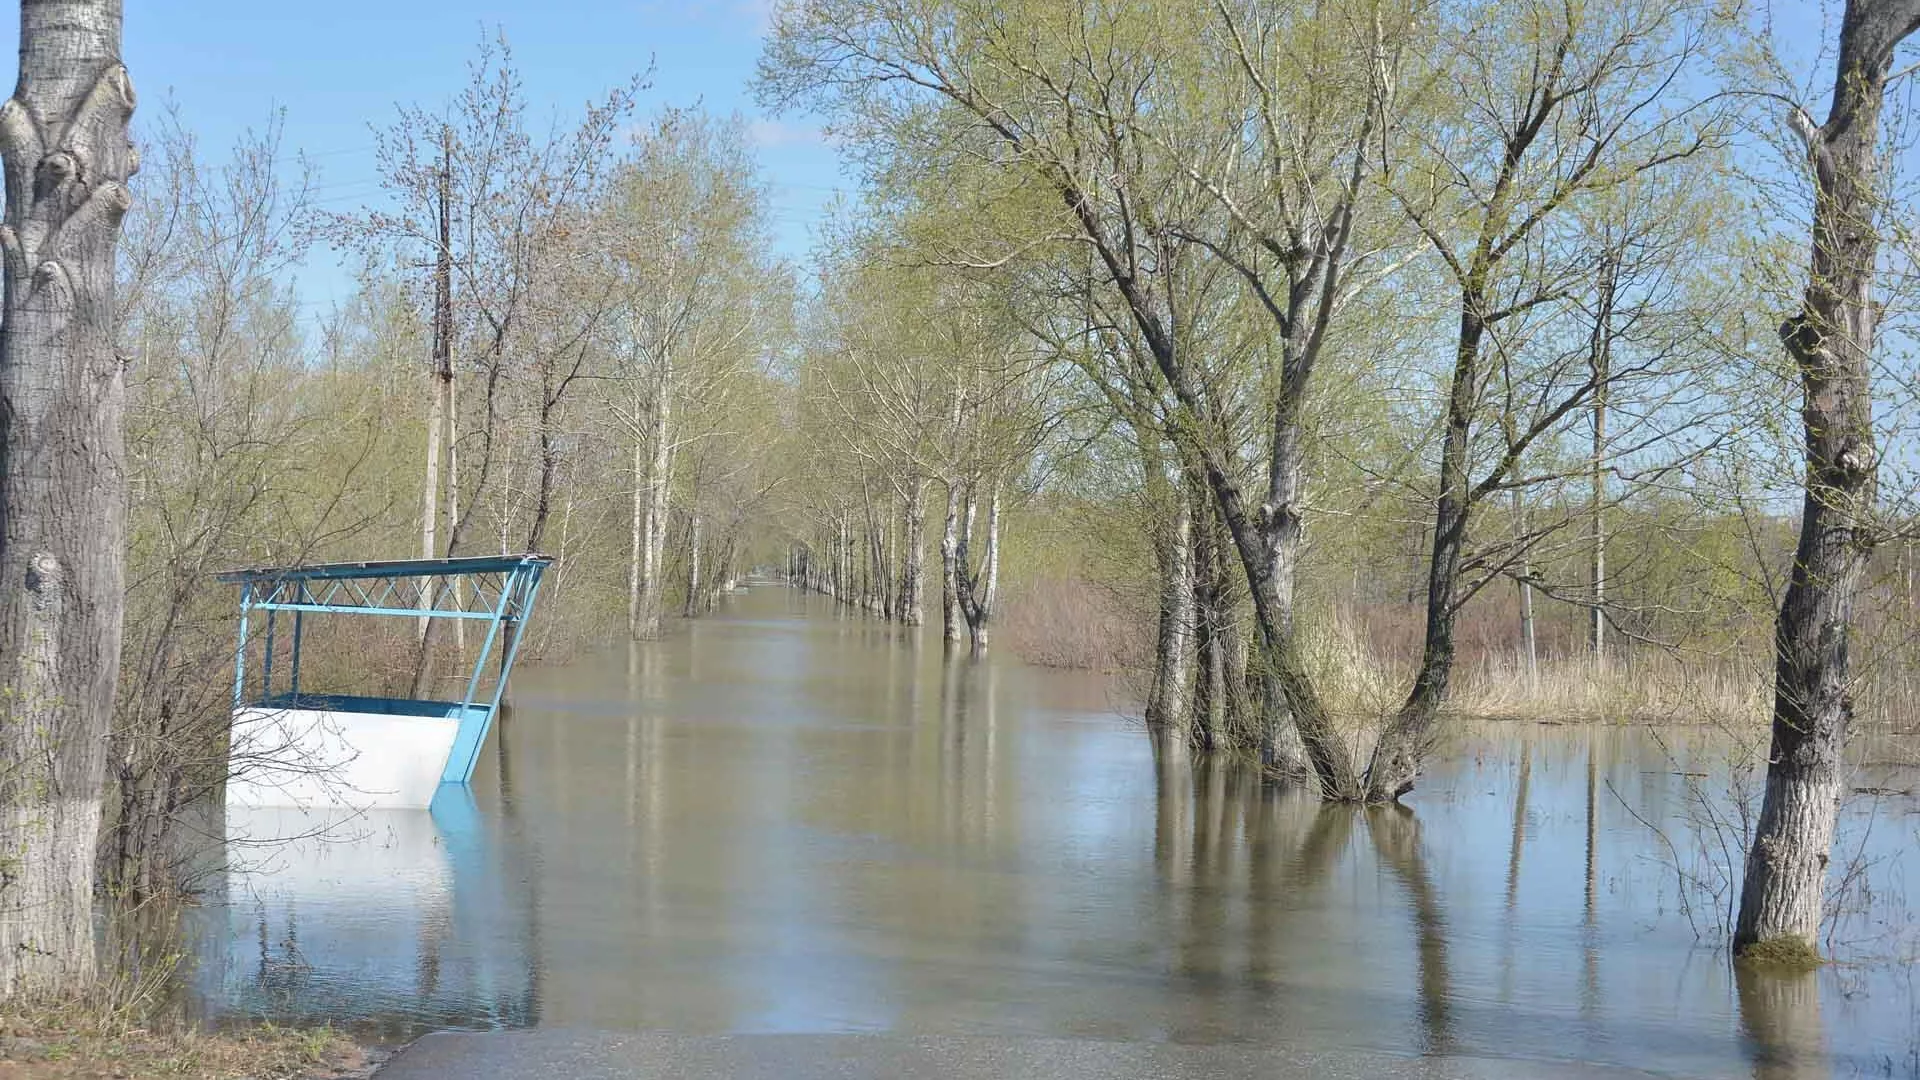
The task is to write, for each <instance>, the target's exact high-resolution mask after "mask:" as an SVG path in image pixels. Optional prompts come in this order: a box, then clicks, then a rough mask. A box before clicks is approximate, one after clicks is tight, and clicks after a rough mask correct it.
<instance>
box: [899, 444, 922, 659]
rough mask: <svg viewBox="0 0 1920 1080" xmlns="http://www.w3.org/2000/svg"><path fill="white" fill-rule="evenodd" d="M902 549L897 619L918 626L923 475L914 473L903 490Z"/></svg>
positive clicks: (920, 605)
mask: <svg viewBox="0 0 1920 1080" xmlns="http://www.w3.org/2000/svg"><path fill="white" fill-rule="evenodd" d="M906 526H907V528H906V537H905V539H904V540H903V541H902V544H903V546H904V547H905V548H906V550H905V551H904V552H903V553H902V555H901V566H900V601H899V604H898V605H897V606H898V608H899V611H900V621H901V622H902V623H905V624H906V625H908V626H919V625H921V624H922V623H924V622H926V621H927V612H926V600H925V593H926V581H927V535H926V529H927V478H926V477H924V476H921V477H915V478H914V481H913V487H912V488H910V489H909V490H908V493H907V522H906Z"/></svg>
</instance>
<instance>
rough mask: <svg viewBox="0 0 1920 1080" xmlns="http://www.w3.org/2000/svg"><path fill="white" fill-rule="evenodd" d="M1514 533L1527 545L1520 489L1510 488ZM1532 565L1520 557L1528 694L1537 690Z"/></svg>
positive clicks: (1522, 650) (1522, 641) (1522, 654)
mask: <svg viewBox="0 0 1920 1080" xmlns="http://www.w3.org/2000/svg"><path fill="white" fill-rule="evenodd" d="M1513 518H1514V531H1515V532H1516V533H1517V534H1518V535H1519V538H1520V542H1521V543H1525V542H1526V535H1527V506H1526V501H1525V500H1524V499H1523V498H1522V497H1521V495H1520V489H1519V488H1514V489H1513ZM1532 577H1533V564H1532V562H1531V561H1530V560H1529V559H1528V558H1527V556H1526V555H1524V554H1523V555H1521V556H1520V581H1519V583H1518V584H1519V586H1520V661H1521V663H1522V664H1524V665H1526V672H1527V692H1528V693H1530V694H1531V693H1534V692H1536V691H1538V690H1539V689H1540V640H1539V635H1538V634H1537V633H1536V632H1535V628H1534V623H1533V584H1532V580H1531V579H1532Z"/></svg>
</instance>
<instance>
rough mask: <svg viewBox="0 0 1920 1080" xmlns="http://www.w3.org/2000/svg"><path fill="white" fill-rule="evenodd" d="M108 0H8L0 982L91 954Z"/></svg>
mask: <svg viewBox="0 0 1920 1080" xmlns="http://www.w3.org/2000/svg"><path fill="white" fill-rule="evenodd" d="M120 22H121V6H120V3H119V0H66V2H55V0H22V3H21V5H20V82H19V86H18V88H17V89H16V90H15V92H14V96H13V98H12V99H11V100H9V101H8V102H7V103H6V105H5V106H4V108H0V156H4V159H5V167H6V195H7V203H6V222H5V227H4V229H0V251H4V258H5V270H6V286H5V321H4V323H0V699H3V700H4V704H3V705H0V851H4V852H5V874H4V875H0V993H6V994H20V993H40V992H55V991H63V990H70V989H74V988H78V987H80V986H83V985H85V984H86V983H88V982H89V981H91V979H92V978H93V974H94V970H95V959H94V945H93V917H92V912H93V907H92V905H93V884H94V873H95V861H94V843H95V841H96V839H97V837H98V834H99V829H100V812H101V800H102V797H103V793H104V789H105V783H106V775H105V773H106V748H107V736H108V732H109V731H110V729H111V727H112V719H113V703H114V688H115V683H116V680H117V679H118V676H119V669H120V637H121V621H122V617H123V614H124V607H125V597H124V594H125V578H126V555H125V551H126V537H127V517H126V503H127V483H126V462H125V450H124V441H123V440H124V435H123V430H122V429H123V420H124V413H125V408H126V384H125V381H124V374H123V372H122V369H121V364H120V358H119V357H118V356H117V355H116V354H115V352H114V332H115V327H114V317H115V310H114V247H115V245H116V244H117V242H118V240H119V234H120V221H121V218H122V217H123V216H124V215H125V213H126V211H127V208H128V206H129V205H130V204H131V201H132V197H131V196H130V194H129V193H128V191H127V186H126V180H127V178H128V177H129V176H131V175H132V174H133V172H134V170H135V168H136V167H137V164H138V160H137V157H136V155H135V153H134V150H133V146H132V144H131V142H129V140H128V137H127V122H128V119H129V117H130V116H131V115H132V113H133V106H134V95H133V85H132V83H131V81H129V79H128V78H127V72H126V69H125V68H124V67H123V66H121V64H120Z"/></svg>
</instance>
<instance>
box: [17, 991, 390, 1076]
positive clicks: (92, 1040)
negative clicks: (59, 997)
mask: <svg viewBox="0 0 1920 1080" xmlns="http://www.w3.org/2000/svg"><path fill="white" fill-rule="evenodd" d="M370 1069H371V1062H370V1061H369V1060H368V1058H367V1055H366V1053H365V1052H364V1051H363V1050H362V1049H361V1048H360V1047H359V1046H358V1045H357V1044H355V1043H354V1042H353V1040H351V1039H349V1038H347V1037H346V1036H345V1035H342V1034H340V1033H339V1032H337V1031H333V1030H331V1029H326V1028H321V1029H316V1030H305V1031H303V1030H295V1029H292V1028H283V1027H276V1026H273V1025H270V1024H268V1025H260V1026H258V1027H253V1028H248V1029H245V1030H240V1031H233V1032H201V1031H192V1030H181V1031H161V1030H150V1029H148V1028H143V1027H140V1026H137V1025H136V1024H135V1023H133V1022H131V1021H130V1020H128V1019H127V1018H125V1017H124V1016H123V1015H121V1014H118V1013H116V1012H114V1011H111V1010H100V1009H91V1008H87V1007H84V1006H73V1005H64V1006H63V1005H48V1006H43V1007H23V1006H20V1005H18V1004H12V1003H9V1004H8V1005H7V1006H5V1007H4V1011H0V1080H123V1078H124V1080H145V1078H147V1077H156V1078H159V1077H171V1078H179V1080H243V1078H244V1080H345V1078H349V1077H362V1076H366V1075H367V1074H368V1072H369V1071H370Z"/></svg>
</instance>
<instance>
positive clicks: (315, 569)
mask: <svg viewBox="0 0 1920 1080" xmlns="http://www.w3.org/2000/svg"><path fill="white" fill-rule="evenodd" d="M552 564H553V560H552V559H551V558H549V557H547V556H545V555H532V554H529V555H497V556H496V555H483V556H475V557H471V558H461V559H399V560H393V561H389V562H357V563H320V564H315V565H311V566H273V567H258V568H254V569H247V570H228V571H225V572H223V573H221V574H219V575H218V578H219V580H220V581H222V582H226V583H228V584H235V585H239V586H240V640H239V645H238V647H237V648H236V649H235V651H234V667H233V704H234V708H236V709H239V708H244V707H248V706H255V707H260V708H271V709H294V708H298V709H323V710H329V711H336V712H360V713H379V714H384V715H388V716H435V717H447V718H449V719H453V720H457V721H458V722H459V725H460V726H459V731H458V734H457V735H456V736H455V737H454V743H453V753H452V754H451V755H450V756H449V757H448V759H447V766H446V770H445V771H444V772H443V773H442V774H441V777H440V780H441V782H442V783H451V784H464V783H467V782H468V781H469V780H472V779H473V767H474V764H475V763H476V762H477V761H478V760H479V758H480V748H481V746H483V745H484V744H485V743H486V741H487V732H488V731H489V730H491V729H492V727H493V718H494V716H495V714H496V713H498V712H499V711H500V700H501V698H502V696H503V695H504V694H505V693H506V689H507V676H508V675H510V674H511V673H512V671H513V662H514V659H515V658H516V657H517V656H518V655H519V652H520V638H521V635H522V634H524V633H525V632H526V628H527V619H528V617H529V616H530V615H532V613H533V602H534V598H535V597H536V596H538V595H539V592H540V578H541V575H542V574H543V573H544V572H545V570H546V568H547V567H549V566H551V565H552ZM282 612H290V613H291V614H292V622H293V627H292V642H291V648H290V650H288V654H287V659H286V664H285V673H284V678H283V680H282V682H283V685H282V686H276V682H275V674H276V673H275V671H274V655H275V648H276V644H277V643H276V641H275V635H276V632H277V631H278V629H279V626H278V623H279V620H280V615H281V613H282ZM256 613H264V614H265V616H266V619H265V622H266V625H265V627H264V633H263V634H261V635H259V639H258V640H259V641H260V644H261V648H260V652H261V662H260V672H259V678H258V679H257V680H249V678H248V674H247V654H248V652H249V650H250V649H251V648H252V647H253V645H254V643H255V641H256V637H255V635H254V633H253V621H254V617H255V614H256ZM309 615H374V616H385V617H389V618H409V619H467V620H473V621H476V622H480V621H484V622H485V623H486V624H487V636H486V642H485V643H484V644H483V645H482V646H481V647H480V654H479V656H478V657H476V658H475V659H474V662H473V672H472V674H471V675H470V676H469V677H468V679H467V683H466V695H465V696H464V697H462V698H461V699H460V700H459V701H432V700H426V699H418V698H387V697H358V696H353V695H347V694H309V693H304V692H302V691H301V689H300V651H301V648H302V646H303V645H304V644H305V636H306V618H307V616H309ZM496 656H497V657H498V659H499V665H498V668H497V670H496V674H495V675H494V677H493V679H492V680H491V681H490V682H489V681H488V680H487V678H486V672H487V669H488V667H489V666H490V665H489V663H488V662H489V661H490V660H493V659H494V658H495V657H496Z"/></svg>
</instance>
